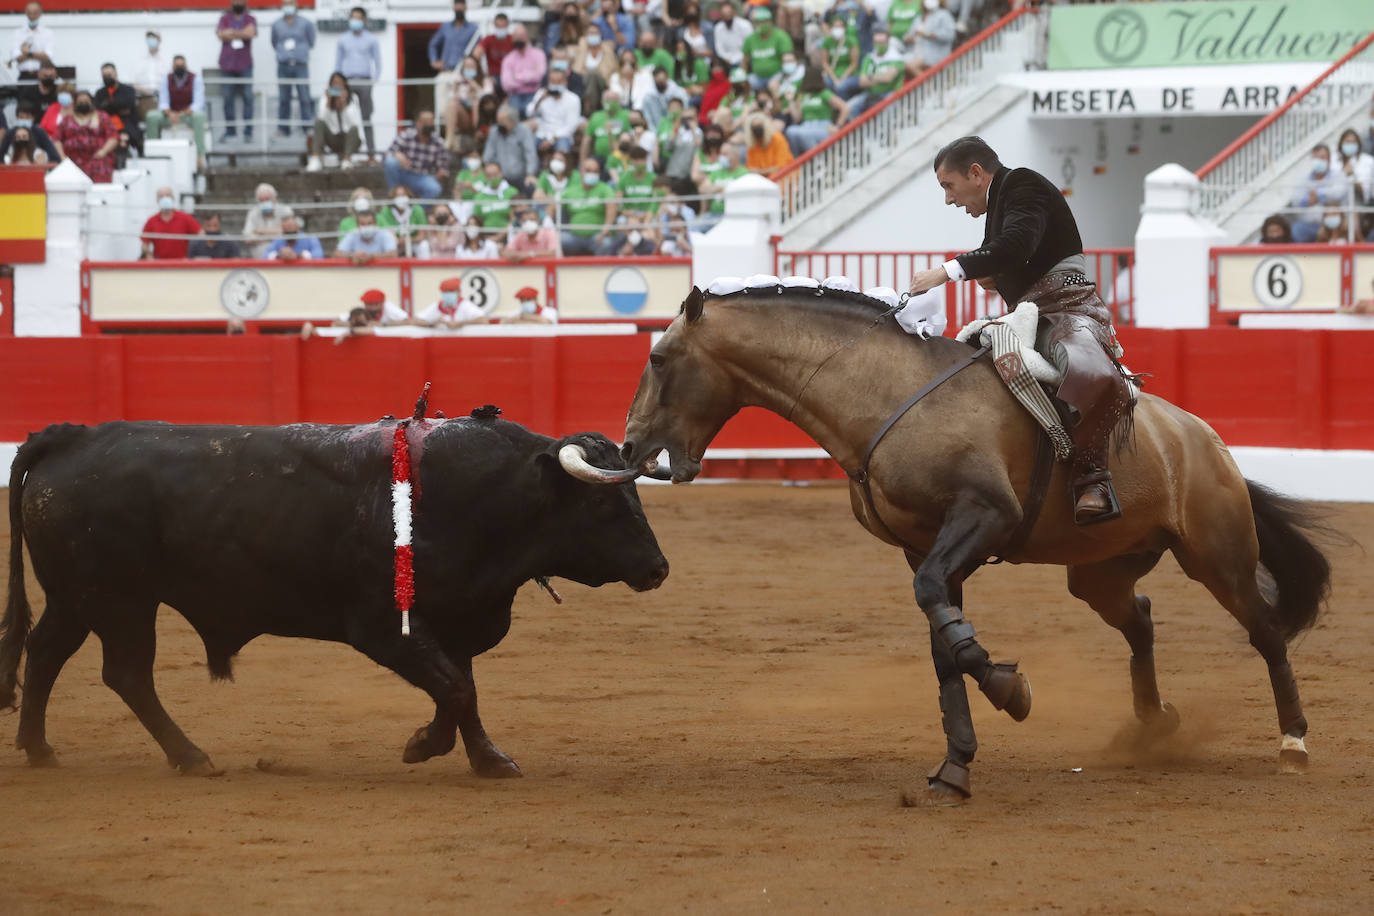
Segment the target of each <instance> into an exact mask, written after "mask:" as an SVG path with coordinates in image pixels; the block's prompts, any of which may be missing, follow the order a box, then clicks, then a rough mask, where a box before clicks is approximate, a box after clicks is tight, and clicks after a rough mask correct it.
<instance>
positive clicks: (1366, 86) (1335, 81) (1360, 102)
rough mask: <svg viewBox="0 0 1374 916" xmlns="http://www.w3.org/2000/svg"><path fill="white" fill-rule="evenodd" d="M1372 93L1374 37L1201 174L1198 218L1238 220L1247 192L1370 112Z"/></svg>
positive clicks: (1271, 179) (1275, 177)
mask: <svg viewBox="0 0 1374 916" xmlns="http://www.w3.org/2000/svg"><path fill="white" fill-rule="evenodd" d="M1371 91H1374V32H1371V33H1370V34H1369V35H1367V36H1365V38H1364V39H1363V40H1362V41H1360V43H1359V44H1357V45H1355V47H1353V48H1351V49H1350V51H1348V52H1347V53H1346V54H1345V56H1344V57H1342V58H1340V59H1339V60H1338V61H1336V62H1335V63H1334V64H1332V65H1331V67H1330V68H1329V69H1328V70H1327V71H1326V72H1325V73H1323V74H1322V75H1321V76H1319V77H1317V79H1316V80H1314V81H1313V82H1312V84H1311V85H1309V86H1307V87H1306V88H1305V89H1303V90H1302V91H1301V92H1299V93H1297V94H1296V95H1294V96H1293V97H1292V98H1290V99H1288V100H1287V101H1286V102H1284V103H1283V104H1282V105H1280V106H1279V108H1278V109H1277V110H1276V111H1274V112H1272V113H1270V114H1269V115H1267V116H1265V117H1264V118H1262V119H1261V120H1260V121H1259V123H1257V124H1255V125H1254V126H1253V127H1251V128H1250V129H1249V130H1247V131H1246V132H1245V133H1243V134H1241V135H1240V137H1239V138H1237V139H1236V140H1235V142H1233V143H1232V144H1231V145H1229V146H1227V147H1226V148H1225V149H1224V150H1222V151H1221V152H1220V153H1218V154H1217V155H1216V156H1215V157H1213V159H1212V160H1211V161H1210V162H1208V163H1207V164H1206V165H1204V166H1203V167H1202V168H1200V169H1198V171H1197V177H1198V178H1199V179H1200V180H1201V182H1202V184H1201V188H1200V196H1199V199H1198V209H1199V215H1201V216H1203V217H1205V218H1207V219H1209V220H1211V221H1212V222H1214V223H1222V222H1224V221H1225V220H1226V219H1228V218H1229V217H1231V216H1233V215H1235V214H1236V213H1237V212H1238V211H1239V210H1240V209H1241V208H1242V207H1243V206H1244V205H1245V204H1246V203H1247V202H1248V197H1247V192H1253V191H1255V190H1257V189H1263V188H1265V187H1267V186H1269V185H1270V184H1271V183H1272V182H1274V181H1277V180H1278V179H1279V178H1280V177H1281V176H1282V175H1283V174H1284V173H1285V172H1286V171H1287V170H1288V169H1290V168H1292V167H1293V166H1294V165H1296V164H1297V163H1298V161H1299V160H1301V159H1302V158H1303V157H1304V156H1306V155H1307V154H1308V153H1309V152H1311V150H1312V148H1313V147H1314V146H1316V145H1317V144H1319V143H1322V142H1324V141H1325V140H1327V139H1329V136H1330V135H1332V134H1334V133H1336V132H1337V131H1338V129H1339V128H1340V126H1342V125H1344V124H1346V123H1347V122H1348V121H1349V120H1350V119H1351V118H1353V117H1354V116H1355V115H1357V114H1360V113H1362V112H1365V111H1367V110H1368V108H1369V97H1370V93H1371ZM1250 196H1253V194H1251V195H1250Z"/></svg>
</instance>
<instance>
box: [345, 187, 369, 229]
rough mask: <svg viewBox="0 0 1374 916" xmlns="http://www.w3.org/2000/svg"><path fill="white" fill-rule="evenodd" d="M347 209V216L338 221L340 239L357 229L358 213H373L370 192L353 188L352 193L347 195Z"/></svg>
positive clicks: (365, 189)
mask: <svg viewBox="0 0 1374 916" xmlns="http://www.w3.org/2000/svg"><path fill="white" fill-rule="evenodd" d="M348 209H349V211H350V212H349V214H348V215H347V216H345V217H344V218H343V219H341V220H339V230H338V232H339V236H340V237H342V236H345V235H348V233H350V232H352V231H353V230H354V229H357V228H358V214H359V213H374V212H375V211H374V210H373V208H372V191H371V190H369V189H367V188H363V187H357V188H354V189H353V192H352V193H351V194H349V195H348Z"/></svg>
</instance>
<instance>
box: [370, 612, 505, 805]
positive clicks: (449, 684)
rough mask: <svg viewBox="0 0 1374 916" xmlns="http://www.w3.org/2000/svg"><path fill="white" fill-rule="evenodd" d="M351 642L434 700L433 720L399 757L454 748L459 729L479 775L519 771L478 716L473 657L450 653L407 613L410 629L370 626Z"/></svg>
mask: <svg viewBox="0 0 1374 916" xmlns="http://www.w3.org/2000/svg"><path fill="white" fill-rule="evenodd" d="M349 641H350V643H351V644H352V645H353V647H354V648H356V649H357V650H358V651H360V652H362V653H363V654H364V655H366V656H367V657H368V658H371V659H372V660H373V661H375V662H377V663H378V664H379V665H382V666H384V667H387V668H390V669H391V670H392V671H395V672H396V673H397V674H399V675H400V676H401V677H403V678H405V679H406V680H407V681H409V682H410V683H412V684H414V685H415V686H416V687H419V688H420V689H421V690H423V691H425V693H427V694H429V695H430V698H431V699H433V700H434V720H433V721H432V722H430V723H429V724H428V725H423V726H421V727H420V728H419V729H417V730H416V732H415V734H414V735H412V736H411V738H410V740H409V741H407V742H406V747H405V752H404V754H403V755H402V758H401V759H402V760H404V761H405V762H406V763H420V762H422V761H425V760H428V759H429V758H431V757H438V756H440V755H442V754H447V753H448V752H449V751H451V750H453V746H454V744H455V743H456V742H457V732H458V731H459V730H460V729H461V731H462V734H463V746H464V748H465V749H466V751H467V755H468V762H469V763H470V764H471V765H472V769H473V772H475V773H476V774H477V775H478V776H487V777H497V778H500V777H512V776H519V775H521V773H520V767H518V766H516V764H515V761H514V760H512V759H511V758H510V757H508V756H506V755H505V754H503V753H501V751H499V750H497V748H496V747H495V745H493V744H492V743H491V739H489V738H488V737H487V733H486V730H485V729H483V728H482V721H481V719H479V718H478V716H477V685H476V684H475V683H474V682H473V679H472V660H471V659H468V658H464V659H460V660H457V661H455V660H454V659H451V658H450V657H449V656H448V654H447V653H445V652H444V650H443V648H442V647H440V645H439V643H438V642H437V641H436V640H435V639H434V636H433V634H432V633H431V632H430V630H429V627H428V626H426V624H425V622H424V621H423V620H421V619H417V618H411V627H410V635H409V636H402V635H401V633H400V627H399V622H398V621H396V620H394V619H388V620H387V621H386V622H385V626H370V627H367V628H366V632H365V633H363V632H359V633H357V634H350V638H349Z"/></svg>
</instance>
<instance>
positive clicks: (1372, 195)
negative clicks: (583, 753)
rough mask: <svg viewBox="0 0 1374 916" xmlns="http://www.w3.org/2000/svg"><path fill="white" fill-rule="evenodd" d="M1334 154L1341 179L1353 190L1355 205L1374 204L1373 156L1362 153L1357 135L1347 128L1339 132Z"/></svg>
mask: <svg viewBox="0 0 1374 916" xmlns="http://www.w3.org/2000/svg"><path fill="white" fill-rule="evenodd" d="M1336 152H1337V154H1338V155H1339V156H1340V160H1339V161H1340V174H1341V178H1342V180H1344V181H1345V182H1346V183H1347V184H1349V185H1351V186H1352V187H1353V188H1354V192H1355V196H1354V201H1355V203H1357V204H1367V203H1374V156H1371V155H1370V154H1369V153H1367V152H1365V151H1364V144H1363V143H1361V142H1360V135H1359V133H1358V132H1357V131H1355V130H1354V129H1353V128H1349V127H1347V128H1346V129H1345V130H1343V131H1341V138H1340V140H1339V141H1337V144H1336Z"/></svg>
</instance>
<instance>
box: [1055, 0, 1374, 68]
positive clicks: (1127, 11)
mask: <svg viewBox="0 0 1374 916" xmlns="http://www.w3.org/2000/svg"><path fill="white" fill-rule="evenodd" d="M1370 32H1374V2H1371V0H1315V2H1314V0H1301V2H1300V0H1213V2H1209V3H1197V2H1166V3H1111V4H1089V5H1080V4H1073V5H1069V4H1064V5H1059V6H1054V7H1051V9H1050V39H1049V59H1048V61H1047V66H1048V68H1049V69H1051V70H1095V69H1102V68H1106V67H1197V66H1208V65H1220V64H1261V63H1293V62H1301V61H1333V60H1336V59H1337V58H1338V57H1340V56H1341V55H1343V54H1345V52H1347V51H1349V50H1350V49H1351V48H1352V47H1354V46H1355V45H1356V44H1358V43H1359V42H1360V40H1361V39H1363V38H1364V37H1365V36H1366V35H1368V34H1369V33H1370Z"/></svg>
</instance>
